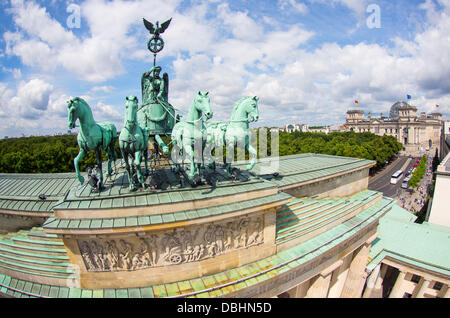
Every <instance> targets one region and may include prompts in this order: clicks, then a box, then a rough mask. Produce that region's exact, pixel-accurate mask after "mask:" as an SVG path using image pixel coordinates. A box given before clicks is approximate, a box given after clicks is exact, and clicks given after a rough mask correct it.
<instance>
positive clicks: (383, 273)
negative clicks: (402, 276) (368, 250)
mask: <svg viewBox="0 0 450 318" xmlns="http://www.w3.org/2000/svg"><path fill="white" fill-rule="evenodd" d="M380 265H381V270H380V276H379V277H378V279H377V281H376V283H375V290H381V289H382V288H383V280H384V276H386V272H387V269H388V268H389V265H386V264H383V263H381V264H380Z"/></svg>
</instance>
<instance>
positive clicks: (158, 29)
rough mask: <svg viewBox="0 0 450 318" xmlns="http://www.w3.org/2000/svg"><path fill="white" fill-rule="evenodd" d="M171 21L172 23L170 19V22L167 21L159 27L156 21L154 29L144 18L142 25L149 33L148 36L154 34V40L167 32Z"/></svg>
mask: <svg viewBox="0 0 450 318" xmlns="http://www.w3.org/2000/svg"><path fill="white" fill-rule="evenodd" d="M171 21H172V18H170V20H167V21H166V22H164V23H162V24H161V26H159V22H158V21H156V27H155V26H154V25H153V23H151V22H149V21H147V20H145V18H144V25H145V27H146V28H147V30H149V31H150V34H154V35H155V38H159V35H160V34H162V33H164V31H166V30H167V28H168V27H169V25H170V22H171Z"/></svg>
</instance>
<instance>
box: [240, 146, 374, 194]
mask: <svg viewBox="0 0 450 318" xmlns="http://www.w3.org/2000/svg"><path fill="white" fill-rule="evenodd" d="M274 160H276V159H275V158H268V159H261V160H260V161H259V162H258V163H257V164H256V166H255V168H254V171H255V173H256V174H258V173H260V172H264V170H263V167H264V166H266V165H267V164H268V163H269V162H273V161H274ZM374 163H375V162H374V161H371V160H366V159H357V158H349V157H337V156H329V155H321V154H310V153H308V154H300V155H291V156H283V157H279V169H278V172H279V177H277V178H271V179H269V180H270V181H271V182H273V183H274V184H275V185H276V186H279V187H285V186H290V185H293V184H296V183H300V182H307V181H311V180H314V179H317V178H321V177H326V176H330V175H333V174H337V173H342V172H345V171H349V170H352V169H357V168H361V167H364V166H367V165H372V164H374ZM236 167H239V168H241V169H243V168H244V166H243V165H236Z"/></svg>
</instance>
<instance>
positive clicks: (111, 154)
mask: <svg viewBox="0 0 450 318" xmlns="http://www.w3.org/2000/svg"><path fill="white" fill-rule="evenodd" d="M113 140H114V139H113ZM114 144H115V143H114V142H113V141H111V143H110V144H109V146H108V152H107V155H108V175H107V176H108V177H110V176H112V172H113V171H112V162H113V161H114V163H115V162H116V160H117V156H116V150H115V149H114Z"/></svg>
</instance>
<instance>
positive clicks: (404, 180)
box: [402, 176, 411, 189]
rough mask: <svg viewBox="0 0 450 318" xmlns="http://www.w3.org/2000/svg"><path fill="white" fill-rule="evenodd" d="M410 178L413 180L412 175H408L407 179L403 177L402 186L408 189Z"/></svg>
mask: <svg viewBox="0 0 450 318" xmlns="http://www.w3.org/2000/svg"><path fill="white" fill-rule="evenodd" d="M409 180H411V176H408V177H406V178H405V179H403V182H402V188H403V189H408V183H409Z"/></svg>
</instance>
